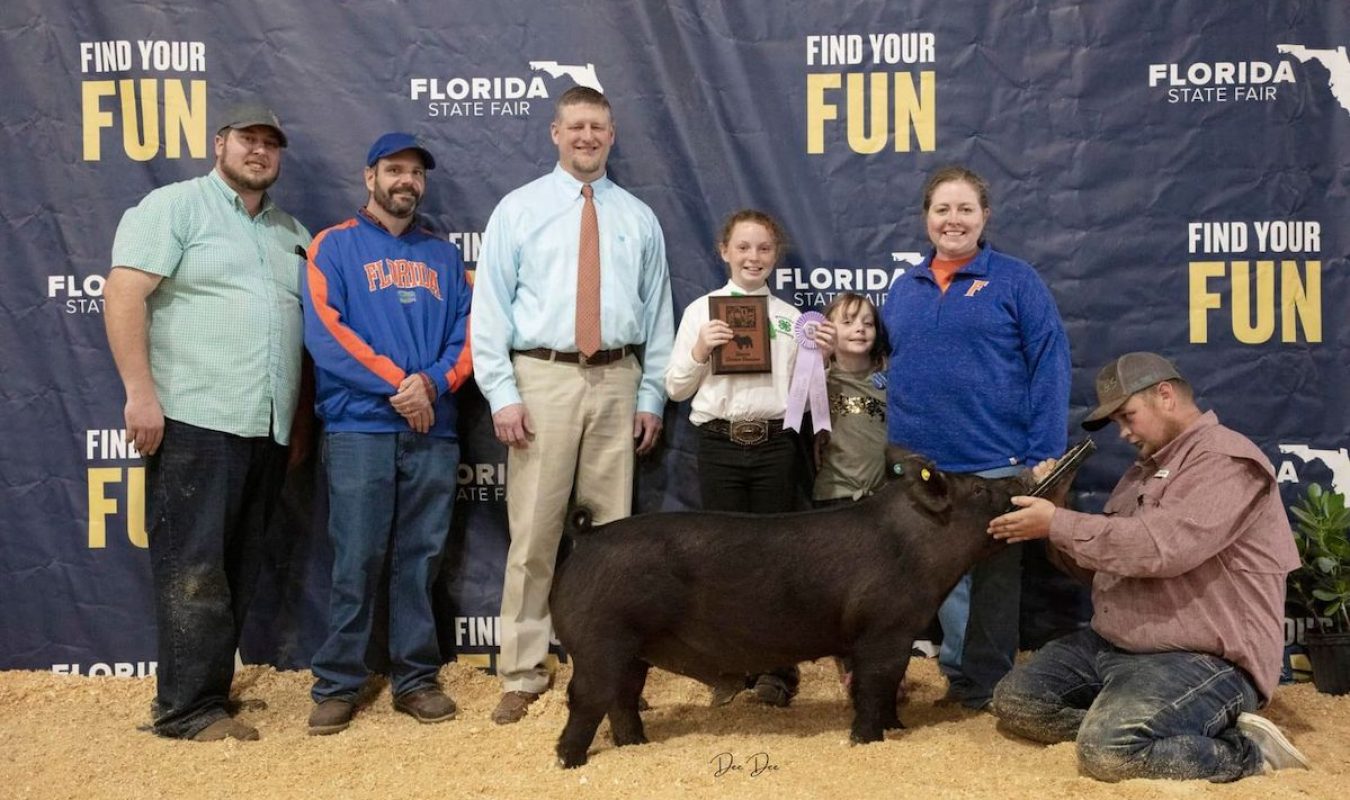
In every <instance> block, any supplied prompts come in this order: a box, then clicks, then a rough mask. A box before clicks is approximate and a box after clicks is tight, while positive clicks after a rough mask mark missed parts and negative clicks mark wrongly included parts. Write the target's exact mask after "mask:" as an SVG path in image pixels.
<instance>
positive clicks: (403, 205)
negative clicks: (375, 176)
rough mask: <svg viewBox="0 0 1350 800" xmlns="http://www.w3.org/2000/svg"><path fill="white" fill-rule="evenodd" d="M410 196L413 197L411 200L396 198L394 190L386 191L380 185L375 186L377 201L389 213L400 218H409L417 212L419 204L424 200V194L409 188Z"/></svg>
mask: <svg viewBox="0 0 1350 800" xmlns="http://www.w3.org/2000/svg"><path fill="white" fill-rule="evenodd" d="M408 196H410V197H411V198H412V201H411V202H409V201H407V200H403V199H395V198H394V195H393V193H392V192H386V191H384V190H383V189H381V188H380V187H379V186H376V187H375V203H376V204H377V205H379V207H380V208H382V209H384V210H385V212H386V213H387V214H389V215H390V216H392V217H397V218H398V219H407V218H409V217H411V216H412V215H413V214H415V213H416V212H417V206H418V205H419V204H420V203H421V202H422V196H421V195H419V194H417V193H416V192H414V191H412V190H409V191H408Z"/></svg>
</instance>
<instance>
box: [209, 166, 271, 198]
mask: <svg viewBox="0 0 1350 800" xmlns="http://www.w3.org/2000/svg"><path fill="white" fill-rule="evenodd" d="M220 171H221V173H222V174H223V175H224V176H225V177H226V178H229V179H230V182H231V183H233V184H235V185H236V186H242V187H243V188H245V189H248V190H249V191H250V192H261V191H263V190H264V189H266V188H267V187H269V186H271V185H272V184H274V183H276V181H277V178H278V177H280V175H281V168H280V167H279V166H278V167H277V169H276V171H274V172H273V173H272V174H271V175H266V176H260V177H256V178H255V177H252V176H250V175H247V174H245V173H243V172H240V171H239V170H237V169H235V168H234V167H233V166H231V165H230V163H229V162H228V161H221V162H220Z"/></svg>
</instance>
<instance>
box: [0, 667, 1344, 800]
mask: <svg viewBox="0 0 1350 800" xmlns="http://www.w3.org/2000/svg"><path fill="white" fill-rule="evenodd" d="M802 673H803V676H802V677H803V680H802V693H801V695H800V696H799V697H798V698H797V700H796V701H795V702H794V703H793V706H792V707H791V708H789V709H777V708H768V707H764V706H761V705H758V704H755V703H753V702H750V701H749V700H748V699H747V697H748V695H746V694H742V695H741V696H740V697H739V698H737V700H736V701H735V702H733V703H732V704H731V705H730V706H728V707H725V708H721V709H712V708H708V707H707V691H706V689H705V688H703V687H702V686H701V685H699V684H697V683H694V682H693V681H690V680H687V679H684V678H681V677H678V676H674V675H670V674H668V673H664V672H660V671H655V670H654V671H653V672H652V675H651V678H650V679H649V681H648V684H647V691H646V697H647V699H648V700H649V701H650V703H651V705H652V708H651V710H650V711H648V712H645V713H644V714H643V718H644V721H645V723H646V728H647V735H648V737H649V738H650V739H651V740H652V742H651V744H648V745H645V746H640V747H626V748H622V749H616V748H614V747H613V746H612V745H611V744H610V743H609V740H608V736H607V726H603V725H602V727H601V730H600V735H599V736H597V738H596V743H595V744H594V745H593V747H592V750H591V762H590V764H588V765H587V766H585V767H583V768H581V769H578V770H562V769H560V768H558V767H557V766H555V763H554V758H553V744H554V741H555V740H556V738H557V736H558V733H559V732H560V731H561V729H562V726H563V722H564V720H565V719H566V713H567V710H566V706H565V704H564V697H563V694H562V693H561V692H557V691H554V692H550V693H548V694H547V695H545V697H544V698H542V699H541V700H540V701H539V702H537V703H535V705H534V706H533V707H532V708H531V710H530V714H529V716H528V717H527V718H526V719H525V720H523V721H522V722H520V723H518V724H516V725H508V726H498V725H494V724H492V723H491V722H490V721H489V720H488V714H489V713H491V711H492V708H493V706H494V705H495V704H496V701H497V698H498V696H499V692H500V685H499V684H498V683H497V681H496V680H495V679H494V678H492V677H491V676H489V675H487V674H485V673H482V672H480V671H478V670H476V669H474V668H472V667H468V666H465V665H458V664H451V665H448V666H447V667H446V668H445V669H444V670H443V672H442V680H443V682H444V684H445V686H446V688H447V689H448V690H449V691H450V693H451V694H452V695H453V696H454V698H455V699H456V701H457V702H458V703H459V705H460V713H459V717H458V719H456V720H454V721H452V722H448V723H444V724H440V725H419V724H417V723H416V722H415V721H414V720H412V719H411V718H409V717H407V716H405V715H402V714H397V713H395V712H394V711H393V710H392V708H391V707H390V702H389V694H388V689H387V688H386V689H382V690H381V691H380V692H379V694H378V695H376V696H375V698H374V700H373V701H372V702H371V704H370V705H369V706H367V707H365V708H364V709H363V710H362V711H361V712H360V713H359V715H358V716H357V718H356V721H355V722H354V724H353V725H352V727H351V728H350V729H349V730H347V731H346V732H344V733H342V734H339V735H336V736H328V737H311V736H308V735H306V731H305V721H306V718H307V715H308V714H309V710H310V708H311V703H310V700H309V695H308V690H309V684H310V676H309V674H308V673H303V672H277V671H275V670H273V669H271V668H269V667H247V668H245V669H244V670H243V671H242V672H241V673H240V674H239V675H238V676H237V677H236V682H235V689H236V691H237V692H238V693H239V694H240V695H241V696H242V697H244V698H245V699H258V700H262V701H265V703H266V704H267V707H266V708H265V709H261V710H253V711H245V712H243V713H242V715H241V718H243V719H245V720H247V721H248V722H250V723H252V724H254V725H256V726H257V727H258V728H259V729H261V731H262V735H263V738H262V740H261V741H259V742H235V741H227V742H223V743H213V744H198V743H192V742H179V741H171V740H166V739H159V738H156V737H154V736H152V735H151V734H149V733H145V732H142V731H139V730H137V728H138V726H140V725H143V724H144V723H146V722H147V719H148V713H149V704H150V700H151V698H152V697H153V695H154V679H153V678H146V679H130V680H128V679H115V678H78V677H67V676H57V675H52V674H48V673H37V672H7V673H0V796H3V797H7V798H16V799H19V798H21V799H24V800H27V798H34V799H35V800H36V799H41V800H48V798H52V799H56V798H72V800H74V799H76V798H78V800H103V799H104V798H137V799H138V800H139V798H188V797H190V798H194V799H195V798H217V797H220V798H225V797H229V798H264V799H266V800H271V798H382V799H383V798H401V799H402V798H409V799H411V798H440V797H454V798H461V797H507V798H529V797H541V796H543V797H546V796H554V797H558V796H565V797H568V798H573V797H576V798H610V797H624V798H628V797H643V798H664V797H677V796H686V795H688V796H695V797H735V798H738V799H739V798H760V797H763V798H775V799H777V798H796V797H801V798H819V797H830V796H836V795H838V796H847V797H888V798H890V797H897V798H906V797H923V798H976V797H998V798H1060V797H1072V798H1177V797H1183V798H1192V797H1222V798H1230V799H1233V800H1236V799H1239V798H1242V799H1250V800H1256V799H1258V798H1259V800H1270V799H1271V798H1275V797H1311V798H1331V797H1343V796H1344V792H1345V785H1346V783H1345V781H1346V778H1347V777H1348V776H1350V697H1339V698H1336V697H1330V696H1328V695H1322V694H1318V693H1317V692H1316V691H1315V689H1314V688H1313V687H1312V686H1311V685H1309V684H1301V685H1295V686H1289V687H1283V688H1281V689H1280V690H1279V692H1278V694H1277V695H1276V698H1275V700H1274V702H1273V703H1272V704H1271V706H1270V707H1269V708H1268V709H1267V710H1266V711H1265V713H1266V715H1267V716H1269V717H1270V718H1271V719H1272V720H1274V721H1275V722H1276V723H1278V724H1279V725H1280V726H1281V727H1282V728H1283V729H1284V731H1285V732H1286V734H1287V735H1289V736H1290V737H1291V738H1292V739H1293V740H1294V741H1295V743H1296V744H1297V745H1298V746H1299V747H1300V748H1301V749H1302V750H1303V752H1304V753H1306V754H1307V756H1308V757H1309V758H1310V759H1311V760H1312V761H1313V762H1314V766H1315V769H1314V770H1313V771H1311V772H1302V771H1285V772H1279V773H1274V774H1270V775H1263V776H1260V777H1255V778H1249V779H1247V780H1244V781H1239V782H1237V783H1234V784H1227V785H1213V784H1208V783H1204V782H1195V781H1192V782H1172V781H1127V782H1125V783H1121V784H1114V785H1109V784H1102V783H1098V782H1096V781H1093V780H1091V779H1088V778H1083V777H1080V776H1079V775H1078V772H1077V768H1076V766H1075V761H1074V752H1073V745H1071V744H1062V745H1056V746H1053V747H1043V746H1040V745H1035V744H1030V743H1026V742H1022V741H1018V740H1014V739H1010V738H1007V737H1005V736H1004V735H1002V734H1000V733H999V732H998V731H996V730H995V725H994V719H993V718H992V717H990V716H989V715H987V714H980V713H974V712H969V711H964V710H961V709H956V708H940V707H937V706H935V705H934V701H935V700H936V699H937V698H938V697H939V696H940V695H941V693H942V690H943V682H942V679H941V678H940V676H939V675H938V673H937V669H936V664H935V662H933V661H931V660H929V661H919V660H916V661H915V662H913V663H912V664H911V669H910V681H911V698H912V699H911V702H910V703H909V704H908V705H907V706H905V707H904V708H903V709H902V711H901V717H902V718H903V719H904V721H905V723H906V725H908V728H907V729H905V730H902V731H895V732H891V733H890V734H888V736H887V738H886V741H885V742H881V743H878V744H873V745H867V746H862V747H857V746H850V745H849V743H848V734H847V729H848V724H849V719H850V711H849V708H848V704H847V702H846V699H845V697H844V694H843V692H842V690H841V689H840V688H839V684H838V682H837V679H836V676H835V671H834V667H833V665H832V664H831V663H830V662H828V661H820V662H816V663H813V664H804V665H803V669H802ZM568 674H569V672H568V668H567V667H564V668H563V669H562V671H561V672H560V674H559V685H562V684H564V683H565V681H566V679H567V677H568ZM725 754H729V756H728V755H725ZM719 757H720V758H721V759H722V760H723V763H725V759H726V758H728V757H731V758H734V760H735V763H736V764H737V765H738V766H740V767H741V769H733V770H729V771H727V772H726V773H725V774H723V775H721V776H720V777H719V776H716V775H715V774H714V772H715V771H716V768H717V766H718V762H719ZM756 767H760V768H762V769H760V771H759V772H758V774H755V772H754V770H755V768H756Z"/></svg>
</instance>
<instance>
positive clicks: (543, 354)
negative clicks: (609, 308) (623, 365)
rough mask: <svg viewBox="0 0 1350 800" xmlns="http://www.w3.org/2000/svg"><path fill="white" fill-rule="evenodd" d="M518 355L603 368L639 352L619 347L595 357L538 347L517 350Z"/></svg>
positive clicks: (602, 351)
mask: <svg viewBox="0 0 1350 800" xmlns="http://www.w3.org/2000/svg"><path fill="white" fill-rule="evenodd" d="M515 352H516V354H517V355H522V356H529V357H530V358H538V359H540V360H542V361H556V362H558V363H560V364H579V365H581V366H583V367H603V366H606V365H609V364H613V363H614V362H615V361H620V360H622V359H623V358H624V356H627V355H628V354H629V353H634V352H637V349H636V348H634V347H633V346H632V345H631V344H626V345H624V346H623V347H618V348H615V349H613V350H600V351H599V352H596V353H595V354H593V355H590V356H583V355H582V354H581V353H565V352H562V351H560V350H550V349H548V348H547V347H536V348H534V349H533V350H517V351H515Z"/></svg>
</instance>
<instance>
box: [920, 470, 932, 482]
mask: <svg viewBox="0 0 1350 800" xmlns="http://www.w3.org/2000/svg"><path fill="white" fill-rule="evenodd" d="M919 477H921V478H923V479H924V480H928V479H929V478H931V477H933V473H931V472H929V471H928V468H927V467H925V468H924V470H923V472H920V473H919Z"/></svg>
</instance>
